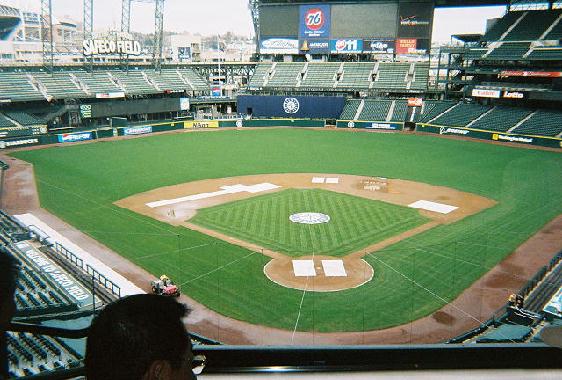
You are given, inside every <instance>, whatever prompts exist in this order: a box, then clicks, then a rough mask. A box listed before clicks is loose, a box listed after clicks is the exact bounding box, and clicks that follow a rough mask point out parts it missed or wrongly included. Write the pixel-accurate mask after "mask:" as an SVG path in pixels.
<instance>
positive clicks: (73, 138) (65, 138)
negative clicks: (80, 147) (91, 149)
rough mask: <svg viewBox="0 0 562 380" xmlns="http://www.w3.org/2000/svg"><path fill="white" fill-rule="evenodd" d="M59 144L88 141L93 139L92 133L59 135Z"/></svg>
mask: <svg viewBox="0 0 562 380" xmlns="http://www.w3.org/2000/svg"><path fill="white" fill-rule="evenodd" d="M57 139H58V141H59V142H61V143H64V142H77V141H86V140H91V139H93V134H92V132H81V133H63V134H62V135H57Z"/></svg>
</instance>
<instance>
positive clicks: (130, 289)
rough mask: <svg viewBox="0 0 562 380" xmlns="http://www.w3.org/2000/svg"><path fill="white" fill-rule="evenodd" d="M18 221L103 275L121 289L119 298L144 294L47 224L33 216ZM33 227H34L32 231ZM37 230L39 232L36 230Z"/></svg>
mask: <svg viewBox="0 0 562 380" xmlns="http://www.w3.org/2000/svg"><path fill="white" fill-rule="evenodd" d="M14 218H16V219H17V220H18V221H20V222H21V223H22V224H24V225H26V226H28V227H29V228H30V229H31V230H33V231H36V232H37V233H38V234H40V235H41V236H44V235H45V234H47V235H48V236H49V237H48V238H47V241H48V242H49V243H52V244H55V243H59V244H60V245H62V246H64V247H65V248H66V249H68V250H69V251H70V252H72V253H74V254H75V255H76V256H78V257H79V258H81V259H82V260H84V263H85V264H89V265H90V266H91V267H92V268H94V269H95V270H97V271H98V272H100V273H101V274H103V275H104V276H105V277H107V278H109V279H110V280H111V281H113V282H114V283H115V284H117V286H119V287H120V288H121V296H128V295H132V294H141V293H146V292H145V291H143V290H142V289H140V288H139V287H137V286H136V285H135V284H133V283H132V282H131V281H129V280H127V279H126V278H125V277H123V276H121V275H120V274H119V273H117V272H115V271H114V270H113V269H111V268H110V267H109V266H107V265H106V264H104V263H102V262H101V261H99V260H98V259H96V258H95V257H93V256H92V255H91V254H89V253H88V252H86V251H84V250H83V249H82V248H80V247H79V246H78V245H76V244H74V243H73V242H72V241H70V240H69V239H67V238H66V237H64V236H63V235H61V234H60V233H58V231H56V230H54V229H52V228H51V227H50V226H49V225H48V224H46V223H43V221H41V220H40V219H39V218H38V217H36V216H35V215H33V214H22V215H14ZM34 227H36V228H35V229H34ZM37 229H39V230H37Z"/></svg>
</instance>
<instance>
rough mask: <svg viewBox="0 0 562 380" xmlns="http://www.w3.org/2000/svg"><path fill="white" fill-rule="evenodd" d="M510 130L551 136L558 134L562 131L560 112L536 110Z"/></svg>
mask: <svg viewBox="0 0 562 380" xmlns="http://www.w3.org/2000/svg"><path fill="white" fill-rule="evenodd" d="M512 132H513V133H521V134H530V135H543V136H551V137H553V136H558V135H559V134H560V133H562V112H559V111H549V110H538V111H536V112H535V113H534V114H533V115H532V116H531V117H530V118H529V119H527V120H525V122H523V123H522V124H521V125H519V126H518V127H517V128H515V129H514V130H513V131H512Z"/></svg>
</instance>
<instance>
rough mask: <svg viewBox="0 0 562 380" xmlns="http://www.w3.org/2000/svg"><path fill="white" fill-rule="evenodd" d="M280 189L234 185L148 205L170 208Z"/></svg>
mask: <svg viewBox="0 0 562 380" xmlns="http://www.w3.org/2000/svg"><path fill="white" fill-rule="evenodd" d="M279 187H281V186H277V185H274V184H272V183H267V182H266V183H258V184H257V185H251V186H246V185H240V184H238V185H233V186H221V187H220V189H221V190H219V191H213V192H212V193H200V194H193V195H188V196H186V197H181V198H174V199H164V200H161V201H156V202H149V203H147V204H146V205H147V206H148V207H150V208H155V207H160V206H169V205H173V204H176V203H181V202H186V201H197V200H200V199H206V198H213V197H218V196H220V195H225V194H235V193H244V192H246V193H252V194H255V193H260V192H262V191H268V190H273V189H277V188H279Z"/></svg>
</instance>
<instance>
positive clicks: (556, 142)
mask: <svg viewBox="0 0 562 380" xmlns="http://www.w3.org/2000/svg"><path fill="white" fill-rule="evenodd" d="M416 130H417V131H420V132H429V133H436V134H440V135H452V136H463V137H472V138H476V139H482V140H491V141H496V142H508V143H519V144H526V145H537V146H545V147H550V148H562V139H559V138H553V137H543V136H529V135H519V134H515V133H497V132H491V131H483V130H479V129H471V128H461V127H446V126H445V127H444V126H437V125H429V124H417V125H416Z"/></svg>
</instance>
